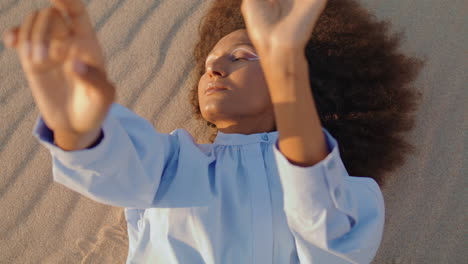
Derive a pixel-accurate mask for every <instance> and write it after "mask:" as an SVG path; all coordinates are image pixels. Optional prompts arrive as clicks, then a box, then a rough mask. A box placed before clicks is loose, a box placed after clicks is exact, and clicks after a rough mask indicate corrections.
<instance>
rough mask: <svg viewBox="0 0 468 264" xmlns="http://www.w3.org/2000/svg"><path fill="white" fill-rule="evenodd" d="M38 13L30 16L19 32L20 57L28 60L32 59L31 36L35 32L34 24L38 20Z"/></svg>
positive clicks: (35, 12)
mask: <svg viewBox="0 0 468 264" xmlns="http://www.w3.org/2000/svg"><path fill="white" fill-rule="evenodd" d="M38 13H39V12H38V11H34V12H33V13H31V14H29V15H28V16H27V17H26V19H25V21H24V23H23V25H22V26H21V29H20V32H19V45H21V46H20V47H19V53H20V55H21V56H22V57H23V58H25V59H26V60H29V59H30V54H31V34H32V30H33V25H34V22H35V20H36V18H37V15H38Z"/></svg>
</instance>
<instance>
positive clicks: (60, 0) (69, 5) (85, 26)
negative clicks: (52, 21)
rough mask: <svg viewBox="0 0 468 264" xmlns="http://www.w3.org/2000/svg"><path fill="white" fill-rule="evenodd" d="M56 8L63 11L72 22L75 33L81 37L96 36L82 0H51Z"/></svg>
mask: <svg viewBox="0 0 468 264" xmlns="http://www.w3.org/2000/svg"><path fill="white" fill-rule="evenodd" d="M50 1H51V2H52V4H53V5H54V7H56V8H57V9H58V10H60V11H62V12H63V13H64V14H65V15H66V16H67V17H68V18H69V19H70V22H71V24H72V25H71V26H72V29H73V31H74V33H76V34H77V35H79V36H90V35H93V34H94V30H93V26H92V23H91V20H90V19H89V15H88V13H87V11H86V6H85V4H84V3H83V2H82V1H81V0H50Z"/></svg>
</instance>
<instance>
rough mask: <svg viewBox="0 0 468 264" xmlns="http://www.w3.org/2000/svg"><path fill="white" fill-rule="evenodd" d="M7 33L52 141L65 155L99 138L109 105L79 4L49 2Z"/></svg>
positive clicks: (100, 61) (109, 90)
mask: <svg viewBox="0 0 468 264" xmlns="http://www.w3.org/2000/svg"><path fill="white" fill-rule="evenodd" d="M50 1H51V3H52V6H50V7H48V8H44V9H42V10H38V11H35V12H33V13H31V14H29V15H28V16H27V17H26V18H25V20H24V22H23V24H22V25H20V26H18V27H14V28H11V29H9V30H7V31H6V32H5V33H4V35H3V40H4V42H5V44H6V46H7V47H9V48H12V49H15V50H16V52H17V54H18V56H19V58H20V62H21V66H22V68H23V70H24V72H25V74H26V78H27V80H28V84H29V86H30V88H31V91H32V94H33V97H34V100H35V102H36V104H37V107H38V108H39V111H40V112H41V115H42V118H43V119H44V122H45V123H46V124H47V126H48V127H49V128H50V129H51V130H53V131H54V137H55V142H56V144H57V145H58V146H60V147H61V148H62V149H65V150H78V149H84V148H86V147H88V146H90V145H92V143H94V142H95V141H96V140H97V138H98V137H99V135H100V132H101V125H102V122H103V121H104V119H105V117H106V115H107V112H108V110H109V108H110V106H111V105H112V103H113V102H114V100H115V96H116V91H115V88H114V86H113V85H112V84H111V83H110V82H109V81H108V80H107V76H106V69H105V59H104V55H103V52H102V50H101V47H100V46H99V42H98V39H97V36H96V33H95V31H94V29H93V27H92V23H91V20H90V18H89V15H88V13H87V12H86V6H85V5H84V4H83V3H82V2H81V1H80V0H50Z"/></svg>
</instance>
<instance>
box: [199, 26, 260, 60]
mask: <svg viewBox="0 0 468 264" xmlns="http://www.w3.org/2000/svg"><path fill="white" fill-rule="evenodd" d="M237 43H251V42H250V39H249V36H248V35H247V31H246V30H245V29H238V30H235V31H233V32H231V33H229V34H227V35H226V36H224V37H222V38H221V39H220V40H219V41H218V43H216V45H215V46H214V47H213V49H212V50H211V52H210V54H213V53H214V52H216V51H217V50H222V49H227V48H228V47H230V46H232V45H234V44H237ZM210 54H208V55H210Z"/></svg>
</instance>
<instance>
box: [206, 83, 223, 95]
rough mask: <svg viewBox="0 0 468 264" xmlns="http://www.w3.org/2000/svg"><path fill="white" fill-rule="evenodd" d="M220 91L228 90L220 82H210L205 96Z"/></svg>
mask: <svg viewBox="0 0 468 264" xmlns="http://www.w3.org/2000/svg"><path fill="white" fill-rule="evenodd" d="M219 90H227V88H226V86H225V85H223V84H222V83H220V82H210V83H208V88H206V89H205V94H208V93H214V92H216V91H219Z"/></svg>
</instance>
